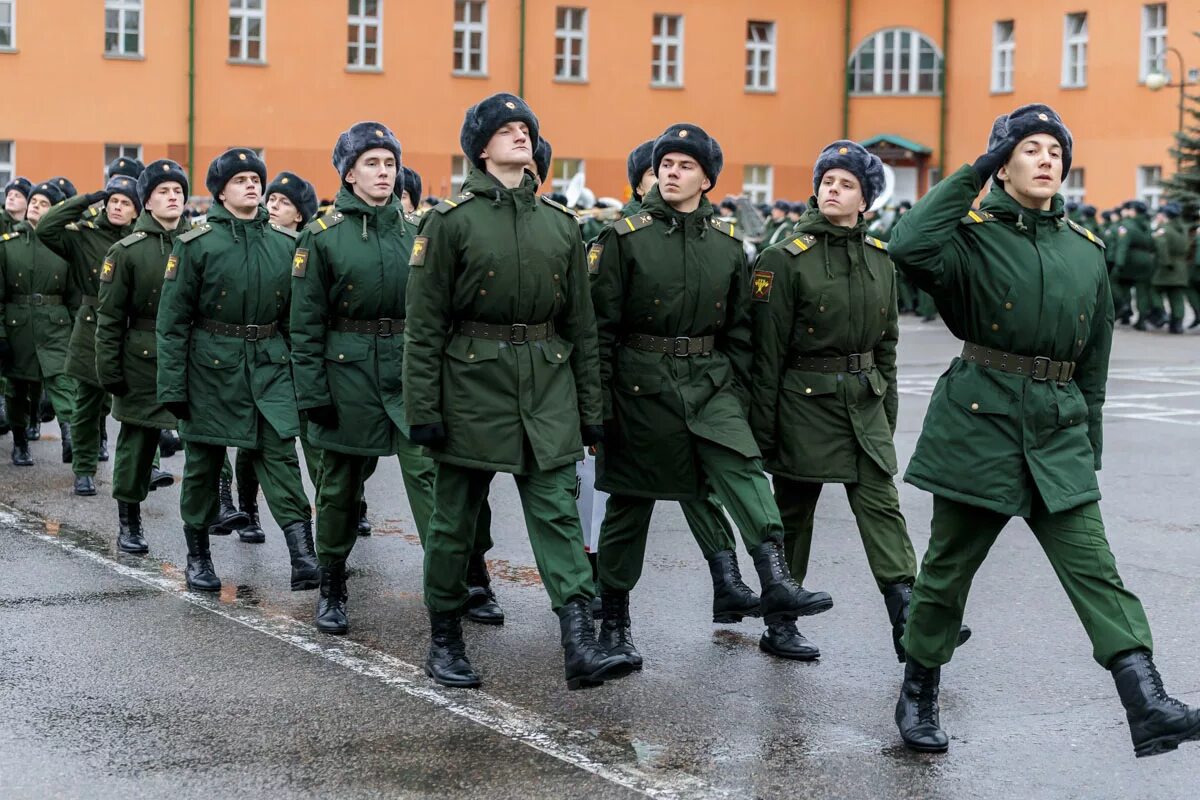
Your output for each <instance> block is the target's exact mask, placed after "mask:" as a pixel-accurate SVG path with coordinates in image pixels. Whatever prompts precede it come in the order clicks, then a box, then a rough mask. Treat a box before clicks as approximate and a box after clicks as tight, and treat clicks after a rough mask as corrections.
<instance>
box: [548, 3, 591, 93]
mask: <svg viewBox="0 0 1200 800" xmlns="http://www.w3.org/2000/svg"><path fill="white" fill-rule="evenodd" d="M560 12H561V13H562V15H563V20H562V22H563V24H562V25H560V24H559V20H558V15H559V13H560ZM560 51H561V52H560ZM575 64H578V65H579V69H578V70H573V65H575ZM554 79H555V80H557V81H568V82H571V81H574V82H579V83H583V82H586V81H587V79H588V10H587V9H586V8H580V7H578V6H556V7H555V8H554Z"/></svg>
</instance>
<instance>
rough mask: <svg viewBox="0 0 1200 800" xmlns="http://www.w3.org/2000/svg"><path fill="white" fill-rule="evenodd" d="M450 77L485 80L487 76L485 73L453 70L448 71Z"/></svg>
mask: <svg viewBox="0 0 1200 800" xmlns="http://www.w3.org/2000/svg"><path fill="white" fill-rule="evenodd" d="M450 77H451V78H474V79H476V80H487V77H488V74H487V73H486V72H463V71H462V70H457V69H455V70H451V71H450Z"/></svg>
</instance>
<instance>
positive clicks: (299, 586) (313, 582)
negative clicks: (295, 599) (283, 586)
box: [292, 576, 321, 592]
mask: <svg viewBox="0 0 1200 800" xmlns="http://www.w3.org/2000/svg"><path fill="white" fill-rule="evenodd" d="M320 588H321V578H320V577H319V576H318V577H316V578H308V579H306V580H302V581H292V591H293V592H308V591H311V590H313V589H320Z"/></svg>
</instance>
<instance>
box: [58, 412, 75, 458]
mask: <svg viewBox="0 0 1200 800" xmlns="http://www.w3.org/2000/svg"><path fill="white" fill-rule="evenodd" d="M58 429H59V431H60V432H61V433H62V460H63V463H64V464H70V463H71V461H72V460H73V459H74V458H75V446H74V444H73V443H72V442H71V423H69V422H67V421H66V420H65V419H60V420H59V421H58Z"/></svg>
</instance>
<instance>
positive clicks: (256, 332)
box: [196, 319, 278, 342]
mask: <svg viewBox="0 0 1200 800" xmlns="http://www.w3.org/2000/svg"><path fill="white" fill-rule="evenodd" d="M196 327H197V328H199V329H200V330H202V331H208V332H209V333H215V334H217V335H218V336H232V337H234V338H235V339H245V340H246V341H247V342H257V341H258V340H259V339H270V338H271V337H272V336H274V335H275V334H276V332H277V331H278V325H277V324H276V323H274V322H267V323H263V324H262V325H234V324H233V323H231V322H218V321H217V320H215V319H201V320H200V323H199V324H198V325H196Z"/></svg>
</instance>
